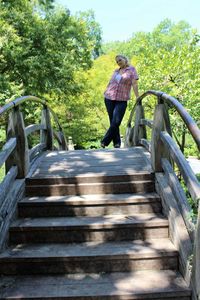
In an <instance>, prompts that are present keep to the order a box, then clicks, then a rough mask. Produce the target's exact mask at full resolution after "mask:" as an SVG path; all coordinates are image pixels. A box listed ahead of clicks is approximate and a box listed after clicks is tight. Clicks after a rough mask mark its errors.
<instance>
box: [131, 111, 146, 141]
mask: <svg viewBox="0 0 200 300" xmlns="http://www.w3.org/2000/svg"><path fill="white" fill-rule="evenodd" d="M141 119H144V108H143V106H142V105H137V107H136V110H135V125H134V132H133V144H134V145H135V146H138V145H139V140H140V139H142V138H144V139H146V127H145V125H141V123H140V120H141Z"/></svg>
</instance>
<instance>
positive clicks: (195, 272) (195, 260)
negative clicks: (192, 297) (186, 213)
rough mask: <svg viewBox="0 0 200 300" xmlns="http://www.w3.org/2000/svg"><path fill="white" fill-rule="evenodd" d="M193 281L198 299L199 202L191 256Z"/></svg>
mask: <svg viewBox="0 0 200 300" xmlns="http://www.w3.org/2000/svg"><path fill="white" fill-rule="evenodd" d="M192 277H193V281H194V285H195V290H196V294H197V297H198V299H200V204H199V207H198V216H197V224H196V234H195V245H194V256H193V276H192Z"/></svg>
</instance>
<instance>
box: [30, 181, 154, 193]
mask: <svg viewBox="0 0 200 300" xmlns="http://www.w3.org/2000/svg"><path fill="white" fill-rule="evenodd" d="M154 185H155V184H154V181H153V180H142V181H123V182H106V183H102V182H100V183H98V182H97V183H80V184H49V185H26V196H57V195H58V196H65V195H86V194H123V193H145V192H146V193H150V192H154V190H155V186H154Z"/></svg>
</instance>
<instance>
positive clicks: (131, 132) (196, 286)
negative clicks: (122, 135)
mask: <svg viewBox="0 0 200 300" xmlns="http://www.w3.org/2000/svg"><path fill="white" fill-rule="evenodd" d="M148 95H154V96H156V97H157V105H156V107H155V110H154V118H153V122H152V121H149V120H146V119H145V117H144V108H143V104H142V100H143V99H144V98H146V97H147V96H148ZM171 107H173V108H175V110H176V111H177V112H178V114H179V115H180V117H181V118H182V120H183V122H184V124H185V125H186V127H187V128H188V131H189V133H190V134H191V136H192V137H193V140H194V142H195V143H196V145H197V148H198V149H199V150H200V129H199V128H198V126H197V124H196V123H195V121H194V120H193V119H192V117H191V116H190V115H189V113H188V112H187V110H186V109H185V108H184V107H183V105H182V104H181V103H180V102H179V101H178V100H177V99H175V98H174V97H172V96H170V95H167V94H165V93H163V92H161V91H154V90H149V91H147V92H146V93H144V94H142V95H141V96H140V97H138V98H137V100H136V103H135V105H134V106H133V109H132V111H131V113H130V117H129V120H128V123H127V131H126V140H125V145H126V146H127V147H131V146H143V147H145V148H146V149H147V150H148V151H149V152H150V153H151V164H152V168H153V170H154V172H155V177H156V178H158V181H157V183H156V187H157V191H158V192H159V193H160V195H161V197H162V200H163V202H164V203H165V206H166V207H168V210H167V211H168V214H169V218H171V213H170V211H171V209H172V210H174V209H176V215H177V216H179V215H181V217H182V220H183V224H185V228H186V231H187V232H188V239H189V240H191V241H192V242H191V249H192V245H193V242H194V244H195V247H193V264H192V276H191V272H190V267H189V264H188V260H189V257H190V256H191V255H192V253H190V251H189V248H190V247H188V248H187V250H185V249H184V239H182V237H181V234H180V237H179V238H177V237H176V236H174V237H172V240H173V238H174V243H175V244H176V245H177V247H179V248H180V250H181V251H180V253H181V254H180V256H181V262H182V267H183V273H184V274H185V276H186V277H187V279H188V274H190V276H189V277H190V280H191V286H192V288H193V294H194V295H195V297H194V299H200V254H199V253H200V204H199V201H200V183H199V181H198V180H197V178H196V176H195V174H194V172H193V170H192V169H191V168H190V166H189V163H188V162H187V160H186V158H185V156H184V155H183V153H182V151H181V150H180V149H179V147H178V146H177V144H176V142H175V140H174V139H173V138H172V132H171V126H170V118H169V114H168V109H169V108H171ZM134 115H135V122H134V126H132V121H133V117H134ZM144 126H148V127H149V128H151V129H152V134H151V141H150V142H149V141H148V140H147V139H146V132H145V129H144ZM174 163H175V164H176V166H177V167H178V169H179V172H180V174H181V176H182V178H183V180H184V182H185V185H186V187H187V188H188V191H189V193H190V195H191V198H192V200H193V201H194V203H196V205H197V207H198V215H197V224H195V223H193V222H192V221H191V220H190V218H189V214H190V213H191V207H190V205H189V203H188V200H187V197H186V194H185V192H184V190H183V188H182V186H181V184H180V182H179V180H178V177H177V175H176V173H175V171H174ZM161 174H163V175H161ZM162 176H164V177H163V178H165V179H164V180H166V182H167V184H168V187H169V188H170V191H171V193H172V196H171V197H174V199H175V200H173V201H175V202H176V203H177V205H173V203H174V202H173V201H171V202H170V201H169V194H168V193H167V192H165V191H163V184H164V181H163V182H162V183H160V182H159V179H161V178H162ZM169 203H170V204H171V205H173V207H169ZM170 224H171V226H172V231H173V229H174V222H173V219H171V220H170ZM177 232H178V230H176V234H177ZM180 232H181V229H180ZM176 234H175V235H176ZM177 241H179V242H180V243H178V244H177Z"/></svg>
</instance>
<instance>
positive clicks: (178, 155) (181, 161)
mask: <svg viewBox="0 0 200 300" xmlns="http://www.w3.org/2000/svg"><path fill="white" fill-rule="evenodd" d="M161 139H162V141H163V143H164V144H165V146H166V147H167V148H168V150H169V151H170V155H171V157H172V158H173V160H174V161H175V162H176V164H177V166H178V168H179V170H180V171H181V174H182V176H183V179H184V181H185V184H186V185H187V188H188V190H189V192H190V195H191V196H192V198H193V199H194V200H198V199H200V184H199V182H198V180H197V178H196V176H195V174H194V172H193V171H192V168H191V167H190V165H189V163H188V162H187V161H186V159H185V157H184V155H183V153H182V152H181V150H180V149H179V148H178V146H177V145H176V143H175V142H174V140H173V139H172V138H171V136H170V135H169V134H168V133H167V132H161Z"/></svg>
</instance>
